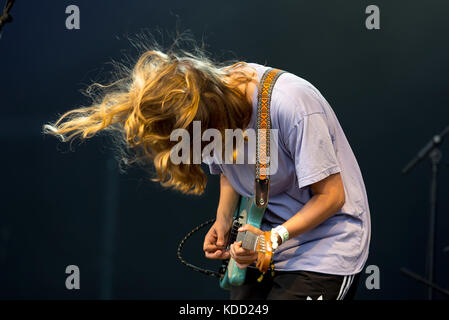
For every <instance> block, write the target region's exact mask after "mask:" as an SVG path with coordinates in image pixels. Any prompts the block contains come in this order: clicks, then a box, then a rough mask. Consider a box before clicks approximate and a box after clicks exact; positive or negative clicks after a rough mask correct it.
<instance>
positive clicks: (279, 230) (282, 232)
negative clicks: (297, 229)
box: [273, 225, 290, 243]
mask: <svg viewBox="0 0 449 320" xmlns="http://www.w3.org/2000/svg"><path fill="white" fill-rule="evenodd" d="M273 232H276V233H277V234H279V236H280V237H281V239H282V243H284V242H285V241H287V240H288V238H289V237H290V235H289V233H288V230H287V229H286V228H285V227H284V226H283V225H279V226H277V227H276V228H274V229H273Z"/></svg>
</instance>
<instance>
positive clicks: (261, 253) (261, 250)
mask: <svg viewBox="0 0 449 320" xmlns="http://www.w3.org/2000/svg"><path fill="white" fill-rule="evenodd" d="M264 212H265V207H257V206H256V205H255V202H254V198H252V197H240V201H239V204H238V206H237V209H236V211H235V215H234V223H233V225H232V228H231V231H230V234H229V238H228V245H227V249H229V246H230V245H231V244H232V243H234V241H242V247H243V248H245V249H248V250H253V251H256V252H258V259H257V263H256V265H257V267H258V268H259V270H260V271H261V272H262V273H265V272H266V271H267V270H268V267H269V265H270V262H271V255H272V250H271V240H270V235H269V233H270V232H265V233H264V234H262V235H259V236H258V235H255V234H253V233H251V232H249V231H244V232H238V231H237V230H238V229H239V228H240V227H241V226H243V225H245V224H250V225H252V226H254V227H256V228H260V224H261V222H262V218H263V215H264ZM267 233H268V234H267ZM220 273H221V274H222V278H221V279H220V287H221V288H223V289H230V287H231V286H240V285H242V284H243V282H244V281H245V276H246V269H240V268H239V267H237V264H236V262H235V261H234V259H232V258H230V259H229V260H226V261H225V262H224V263H223V265H222V268H221V270H220Z"/></svg>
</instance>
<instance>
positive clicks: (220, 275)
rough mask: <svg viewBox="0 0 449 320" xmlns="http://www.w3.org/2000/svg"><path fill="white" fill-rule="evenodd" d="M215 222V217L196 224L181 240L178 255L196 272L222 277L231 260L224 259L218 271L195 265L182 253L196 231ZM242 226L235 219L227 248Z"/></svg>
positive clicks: (183, 262)
mask: <svg viewBox="0 0 449 320" xmlns="http://www.w3.org/2000/svg"><path fill="white" fill-rule="evenodd" d="M214 222H215V219H210V220H208V221H206V222H203V223H202V224H200V225H198V226H196V227H195V228H193V229H192V230H191V231H190V232H189V233H187V234H186V236H185V237H184V238H183V239H182V240H181V242H179V245H178V250H177V255H178V259H179V261H181V263H182V264H184V265H185V266H186V267H188V268H189V269H192V270H194V271H196V272H199V273H203V274H205V275H208V276H211V277H216V278H221V277H223V275H224V274H225V271H226V268H227V262H229V260H227V262H225V260H224V261H223V263H222V266H221V268H220V271H219V272H216V271H212V270H208V269H203V268H200V267H198V266H195V265H193V264H191V263H189V262H187V261H185V260H184V259H183V257H182V254H181V251H182V248H183V247H184V244H185V242H186V241H187V239H189V238H190V237H191V236H192V235H193V234H195V233H196V232H198V231H199V230H201V229H202V228H204V227H206V226H208V225H210V224H212V223H214ZM240 226H241V225H240V224H239V223H238V220H237V219H234V222H233V224H232V227H231V230H230V234H229V238H228V243H227V246H226V247H227V248H228V247H229V245H230V244H231V243H232V242H234V241H235V238H236V236H237V232H238V231H237V229H238V228H239V227H240ZM248 268H253V269H257V267H256V266H253V265H249V266H248Z"/></svg>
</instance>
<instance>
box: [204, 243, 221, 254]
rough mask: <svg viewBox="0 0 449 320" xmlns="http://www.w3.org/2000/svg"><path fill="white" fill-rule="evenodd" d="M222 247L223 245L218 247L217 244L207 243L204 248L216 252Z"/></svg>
mask: <svg viewBox="0 0 449 320" xmlns="http://www.w3.org/2000/svg"><path fill="white" fill-rule="evenodd" d="M220 249H222V248H221V247H217V246H216V245H215V244H206V245H204V248H203V250H204V251H207V252H215V251H217V250H220Z"/></svg>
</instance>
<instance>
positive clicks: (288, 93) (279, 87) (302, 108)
mask: <svg viewBox="0 0 449 320" xmlns="http://www.w3.org/2000/svg"><path fill="white" fill-rule="evenodd" d="M271 105H272V108H271V112H272V118H273V120H274V122H277V124H278V126H279V129H280V130H281V131H284V132H286V133H287V132H289V131H290V130H291V129H292V128H293V127H295V126H296V125H298V124H299V123H301V121H302V120H303V119H304V118H305V117H307V116H310V115H312V114H317V113H321V114H325V109H326V100H325V99H324V97H323V96H322V95H321V93H320V92H319V91H318V89H317V88H316V87H315V86H314V85H312V84H311V83H310V82H309V81H307V80H305V79H303V78H301V77H299V76H296V75H294V74H292V73H289V72H286V73H284V74H282V75H281V76H280V77H279V79H278V81H277V82H276V84H275V86H274V88H273V93H272V102H271Z"/></svg>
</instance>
